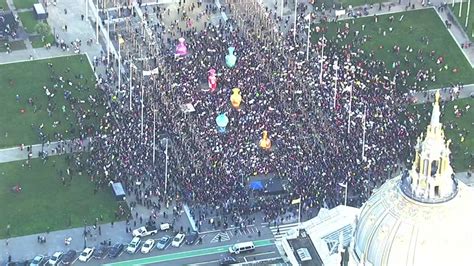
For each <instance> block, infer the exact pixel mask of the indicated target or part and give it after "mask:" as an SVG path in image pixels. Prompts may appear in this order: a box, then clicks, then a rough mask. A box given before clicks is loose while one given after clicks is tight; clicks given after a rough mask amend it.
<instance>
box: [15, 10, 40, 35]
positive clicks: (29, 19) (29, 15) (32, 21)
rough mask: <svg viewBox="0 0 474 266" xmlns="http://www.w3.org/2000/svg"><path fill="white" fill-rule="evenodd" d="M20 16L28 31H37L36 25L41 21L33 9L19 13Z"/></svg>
mask: <svg viewBox="0 0 474 266" xmlns="http://www.w3.org/2000/svg"><path fill="white" fill-rule="evenodd" d="M18 16H19V17H20V20H21V23H22V24H23V28H24V29H25V31H26V32H27V33H30V34H31V33H35V26H36V25H37V24H38V23H39V22H40V21H39V20H37V19H36V18H35V15H34V14H33V11H26V12H20V13H18Z"/></svg>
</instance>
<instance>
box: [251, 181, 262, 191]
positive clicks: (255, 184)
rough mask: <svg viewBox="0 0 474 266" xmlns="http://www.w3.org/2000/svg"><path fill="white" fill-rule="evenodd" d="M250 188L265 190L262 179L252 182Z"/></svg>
mask: <svg viewBox="0 0 474 266" xmlns="http://www.w3.org/2000/svg"><path fill="white" fill-rule="evenodd" d="M250 189H252V190H263V189H264V186H263V183H262V181H252V182H251V183H250Z"/></svg>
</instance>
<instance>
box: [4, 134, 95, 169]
mask: <svg viewBox="0 0 474 266" xmlns="http://www.w3.org/2000/svg"><path fill="white" fill-rule="evenodd" d="M91 141H92V140H91V139H85V140H83V141H82V142H81V141H79V140H65V141H55V142H51V143H49V144H44V145H43V144H35V145H32V152H31V155H32V156H31V158H38V157H39V154H40V152H41V151H43V152H46V153H47V155H48V156H54V155H60V154H65V153H72V152H81V151H84V150H86V149H87V148H88V147H89V144H90V142H91ZM26 159H28V151H27V150H26V146H25V147H24V149H23V150H22V149H21V148H20V147H12V148H6V149H1V150H0V163H7V162H14V161H21V160H26Z"/></svg>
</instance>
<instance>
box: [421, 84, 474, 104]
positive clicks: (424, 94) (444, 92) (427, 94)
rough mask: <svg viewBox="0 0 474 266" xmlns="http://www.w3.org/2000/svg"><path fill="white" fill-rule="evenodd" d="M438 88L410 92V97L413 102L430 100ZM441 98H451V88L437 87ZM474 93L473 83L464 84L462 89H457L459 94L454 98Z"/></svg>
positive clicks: (447, 99) (448, 99) (465, 96)
mask: <svg viewBox="0 0 474 266" xmlns="http://www.w3.org/2000/svg"><path fill="white" fill-rule="evenodd" d="M437 90H438V89H432V90H427V91H418V92H416V93H414V94H412V99H413V101H414V102H415V103H425V102H432V101H433V99H434V94H435V92H436V91H437ZM439 92H440V95H441V99H443V100H445V101H450V100H451V88H445V89H439ZM472 95H474V84H469V85H465V86H464V88H463V89H462V90H460V91H459V96H458V97H456V99H462V98H468V97H472Z"/></svg>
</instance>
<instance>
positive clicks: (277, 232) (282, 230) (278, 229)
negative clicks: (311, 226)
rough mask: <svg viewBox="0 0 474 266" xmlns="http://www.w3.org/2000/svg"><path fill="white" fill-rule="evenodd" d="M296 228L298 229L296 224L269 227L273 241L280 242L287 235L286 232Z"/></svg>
mask: <svg viewBox="0 0 474 266" xmlns="http://www.w3.org/2000/svg"><path fill="white" fill-rule="evenodd" d="M296 227H298V223H291V224H282V225H278V226H270V230H271V231H272V233H273V236H274V237H275V240H280V239H282V238H283V237H284V236H285V235H286V233H288V231H291V230H292V229H294V228H296Z"/></svg>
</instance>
